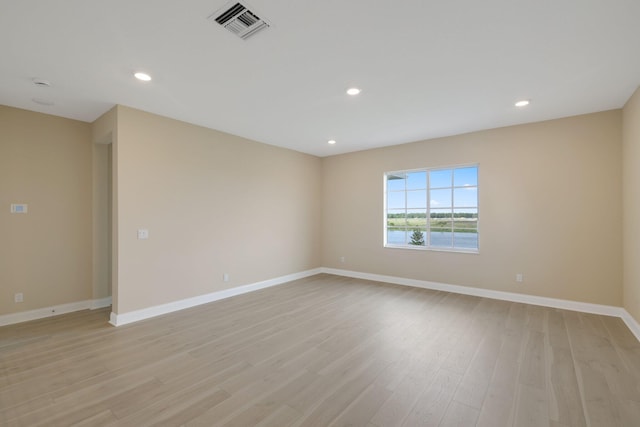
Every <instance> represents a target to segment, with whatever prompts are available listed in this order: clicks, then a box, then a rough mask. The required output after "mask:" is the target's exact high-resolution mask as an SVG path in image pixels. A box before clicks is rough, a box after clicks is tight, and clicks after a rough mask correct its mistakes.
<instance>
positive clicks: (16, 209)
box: [11, 203, 28, 213]
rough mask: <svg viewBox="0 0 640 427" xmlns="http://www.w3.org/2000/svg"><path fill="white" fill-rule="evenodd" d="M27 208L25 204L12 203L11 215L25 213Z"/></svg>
mask: <svg viewBox="0 0 640 427" xmlns="http://www.w3.org/2000/svg"><path fill="white" fill-rule="evenodd" d="M27 208H28V206H27V205H26V204H20V203H12V204H11V213H27Z"/></svg>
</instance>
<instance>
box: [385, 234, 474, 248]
mask: <svg viewBox="0 0 640 427" xmlns="http://www.w3.org/2000/svg"><path fill="white" fill-rule="evenodd" d="M412 233H413V231H408V232H405V231H396V230H389V231H387V243H388V244H390V245H404V244H406V243H405V242H410V241H411V234H412ZM422 234H423V236H425V240H426V233H422ZM430 235H431V246H432V247H434V248H438V247H440V248H450V247H451V239H452V238H453V239H454V244H455V247H456V248H461V249H478V233H451V232H441V231H434V232H431V233H430ZM452 235H453V236H452ZM405 236H406V239H407V240H406V241H405Z"/></svg>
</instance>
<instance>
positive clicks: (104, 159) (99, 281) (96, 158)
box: [91, 107, 116, 299]
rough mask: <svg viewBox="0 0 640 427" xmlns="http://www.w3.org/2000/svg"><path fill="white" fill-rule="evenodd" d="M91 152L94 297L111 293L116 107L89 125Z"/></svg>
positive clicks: (97, 297)
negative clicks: (113, 148) (113, 151)
mask: <svg viewBox="0 0 640 427" xmlns="http://www.w3.org/2000/svg"><path fill="white" fill-rule="evenodd" d="M91 131H92V142H93V144H92V151H93V193H92V196H93V298H94V299H99V298H105V297H107V296H111V264H112V262H111V261H112V245H111V239H112V227H111V219H112V204H113V203H112V196H111V193H112V188H113V186H112V182H111V181H112V153H111V151H112V142H113V138H114V134H115V133H116V108H115V107H114V108H112V109H111V110H109V111H108V112H106V113H105V114H103V115H102V116H101V117H100V118H98V119H97V120H96V121H95V122H93V123H92V125H91Z"/></svg>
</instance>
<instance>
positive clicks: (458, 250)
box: [384, 244, 480, 255]
mask: <svg viewBox="0 0 640 427" xmlns="http://www.w3.org/2000/svg"><path fill="white" fill-rule="evenodd" d="M384 247H385V248H386V249H408V250H410V251H432V252H452V253H458V254H475V255H478V254H479V253H480V250H479V249H463V248H435V247H425V246H413V245H389V244H386V245H384Z"/></svg>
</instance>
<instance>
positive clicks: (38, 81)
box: [31, 77, 51, 87]
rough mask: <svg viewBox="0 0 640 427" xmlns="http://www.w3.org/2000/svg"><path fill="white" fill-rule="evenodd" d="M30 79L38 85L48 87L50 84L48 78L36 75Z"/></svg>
mask: <svg viewBox="0 0 640 427" xmlns="http://www.w3.org/2000/svg"><path fill="white" fill-rule="evenodd" d="M31 81H32V82H33V84H34V85H36V86H40V87H50V86H51V82H50V81H49V80H44V79H40V78H38V77H35V78H33V79H32V80H31Z"/></svg>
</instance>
